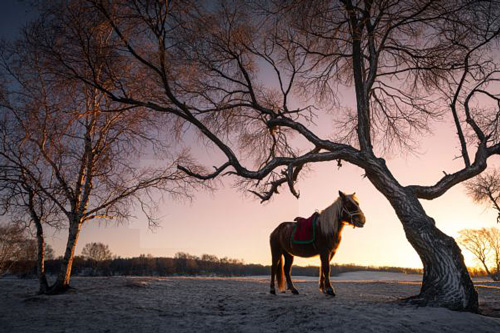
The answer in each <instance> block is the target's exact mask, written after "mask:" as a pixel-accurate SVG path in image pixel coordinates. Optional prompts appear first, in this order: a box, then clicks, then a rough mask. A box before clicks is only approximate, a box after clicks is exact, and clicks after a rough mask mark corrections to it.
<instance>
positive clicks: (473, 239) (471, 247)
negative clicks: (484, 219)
mask: <svg viewBox="0 0 500 333" xmlns="http://www.w3.org/2000/svg"><path fill="white" fill-rule="evenodd" d="M458 242H459V243H460V244H461V245H463V246H464V247H465V248H466V249H467V250H468V251H469V252H471V253H472V254H473V255H474V256H475V257H476V259H477V260H479V262H480V263H481V264H482V265H483V267H484V270H485V271H486V273H487V274H488V275H489V276H490V277H491V279H492V280H493V281H500V231H499V230H498V229H497V228H493V227H492V228H482V229H479V230H475V229H464V230H461V231H460V237H459V238H458ZM490 265H491V266H493V269H491V268H490V267H491V266H490Z"/></svg>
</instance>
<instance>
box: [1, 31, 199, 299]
mask: <svg viewBox="0 0 500 333" xmlns="http://www.w3.org/2000/svg"><path fill="white" fill-rule="evenodd" d="M39 32H40V30H39V26H37V25H36V23H35V24H33V25H32V26H31V27H30V29H27V30H26V31H25V34H24V38H23V39H22V40H20V41H18V42H17V43H16V44H15V45H4V46H3V48H2V65H3V73H2V74H3V78H4V79H5V82H6V84H5V85H4V86H2V87H1V88H2V90H1V93H0V97H1V101H0V106H1V123H0V130H1V134H2V136H1V139H2V142H1V146H2V149H1V150H0V159H1V161H0V167H1V172H2V177H1V179H0V181H1V183H0V184H1V189H2V191H1V195H2V198H3V200H4V208H5V210H6V211H7V212H9V213H10V214H14V215H15V214H18V215H21V216H22V215H23V214H27V216H28V218H29V219H31V220H32V221H34V222H35V224H36V226H37V231H39V232H42V230H43V228H42V227H43V223H44V219H42V217H43V216H45V215H43V214H44V213H46V212H47V211H48V210H50V212H51V214H52V215H53V219H55V220H57V221H60V222H64V223H65V227H66V228H67V230H68V232H69V234H68V241H67V246H66V250H65V253H64V256H63V259H62V264H61V270H60V273H59V275H58V277H57V280H56V281H55V283H54V284H53V285H52V286H51V287H50V288H49V289H47V292H48V293H58V292H62V291H65V290H66V289H67V288H68V287H69V283H70V276H71V268H72V263H73V259H74V251H75V248H76V244H77V240H78V236H79V233H80V230H81V227H82V225H83V224H84V223H90V222H91V221H98V220H115V221H118V222H120V221H124V220H127V219H128V218H129V217H131V214H132V208H133V207H134V203H138V205H137V206H138V208H140V209H141V210H142V211H143V212H144V213H145V215H146V216H147V218H148V220H149V223H150V225H152V226H153V225H156V223H157V220H155V218H154V212H155V207H156V206H155V205H156V203H158V200H160V198H161V197H160V196H159V195H160V194H161V193H168V194H169V196H170V197H173V198H176V197H186V196H187V195H189V190H190V188H191V186H192V185H194V184H195V183H196V182H194V181H192V180H191V179H190V178H189V177H188V176H187V175H186V174H184V173H182V172H181V171H178V170H177V169H176V168H175V166H176V165H177V164H178V163H183V162H181V161H185V162H187V163H190V162H189V160H187V159H185V158H183V157H182V151H180V152H179V155H178V156H177V157H175V156H174V154H175V153H174V152H172V154H170V153H169V151H168V148H169V144H168V141H167V140H166V139H165V137H164V136H163V134H162V133H161V131H160V129H161V128H162V125H163V121H162V120H161V119H157V118H158V117H156V116H155V115H154V114H152V113H149V112H146V111H145V110H141V108H136V107H135V106H134V107H131V108H130V107H125V108H123V107H120V106H118V105H116V103H114V102H113V101H111V100H110V99H109V98H107V97H106V96H105V95H104V94H103V93H101V92H100V91H99V90H98V89H96V88H92V87H89V86H85V85H82V84H81V83H79V82H78V81H75V80H71V79H69V78H68V77H64V76H63V75H59V74H60V72H59V71H58V68H57V67H55V66H53V63H51V62H50V59H48V58H44V57H43V55H42V54H41V53H40V52H38V50H37V49H36V48H31V47H30V44H29V43H28V41H29V40H30V38H34V37H35V36H37V34H38V33H39ZM102 33H103V32H101V37H102ZM96 47H97V46H96ZM94 74H95V75H97V76H99V75H98V74H97V73H94ZM96 79H98V78H97V77H96ZM100 82H101V84H105V80H102V81H100ZM128 109H135V110H134V112H133V113H132V112H127V110H128ZM172 150H173V149H172ZM159 190H161V192H159ZM157 194H158V195H157ZM39 239H42V240H43V233H42V234H41V235H39ZM43 253H44V251H43V250H42V251H39V255H42V254H43ZM42 259H43V258H42Z"/></svg>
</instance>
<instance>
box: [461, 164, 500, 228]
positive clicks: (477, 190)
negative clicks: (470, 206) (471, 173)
mask: <svg viewBox="0 0 500 333" xmlns="http://www.w3.org/2000/svg"><path fill="white" fill-rule="evenodd" d="M499 177H500V174H499V173H498V170H496V169H493V170H492V171H488V172H485V173H483V174H480V175H478V176H477V177H474V178H472V179H471V180H469V181H467V182H466V183H465V188H466V189H467V194H468V195H469V196H470V197H471V198H472V199H473V200H474V201H475V202H477V203H481V204H487V203H489V204H492V208H493V209H495V210H496V211H497V213H498V216H497V223H500V206H499V204H500V202H499V199H500V178H499Z"/></svg>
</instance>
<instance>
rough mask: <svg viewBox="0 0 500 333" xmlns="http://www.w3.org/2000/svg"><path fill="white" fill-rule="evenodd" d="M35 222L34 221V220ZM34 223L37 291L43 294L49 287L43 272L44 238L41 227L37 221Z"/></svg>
mask: <svg viewBox="0 0 500 333" xmlns="http://www.w3.org/2000/svg"><path fill="white" fill-rule="evenodd" d="M35 222H36V221H35ZM35 225H36V239H37V245H38V255H37V263H36V272H37V276H38V281H39V284H40V288H39V291H38V292H39V293H40V294H45V293H46V292H47V291H48V289H49V284H48V282H47V275H46V273H45V238H44V235H43V227H42V224H41V223H39V222H36V223H35Z"/></svg>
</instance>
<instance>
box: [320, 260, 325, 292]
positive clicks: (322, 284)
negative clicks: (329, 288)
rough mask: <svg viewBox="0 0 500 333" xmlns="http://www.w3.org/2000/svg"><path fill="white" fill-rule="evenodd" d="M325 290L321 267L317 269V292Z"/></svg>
mask: <svg viewBox="0 0 500 333" xmlns="http://www.w3.org/2000/svg"><path fill="white" fill-rule="evenodd" d="M323 289H325V276H324V275H323V265H322V264H321V265H320V267H319V290H321V291H323Z"/></svg>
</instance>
